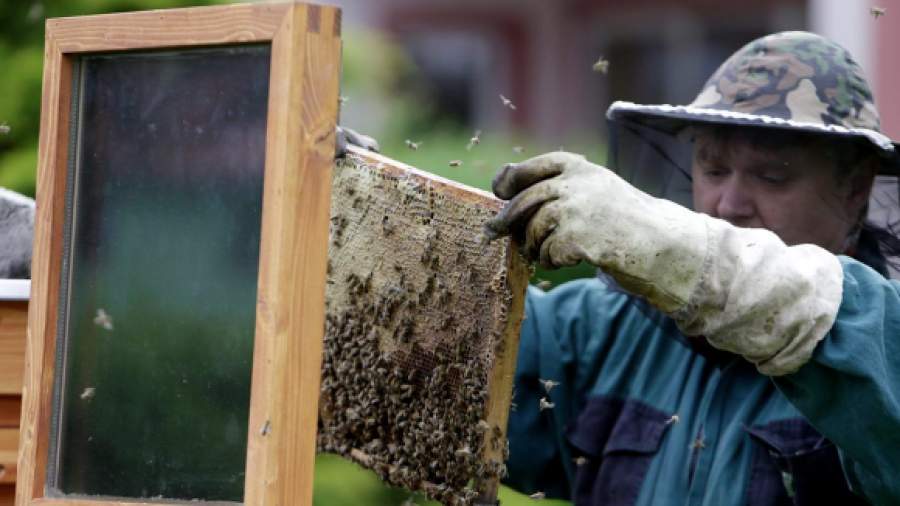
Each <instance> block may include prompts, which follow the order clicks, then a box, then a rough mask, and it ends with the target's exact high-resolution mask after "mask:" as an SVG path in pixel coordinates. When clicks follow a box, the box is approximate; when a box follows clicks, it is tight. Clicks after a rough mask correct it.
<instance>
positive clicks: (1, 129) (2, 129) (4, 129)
mask: <svg viewBox="0 0 900 506" xmlns="http://www.w3.org/2000/svg"><path fill="white" fill-rule="evenodd" d="M10 130H11V128H9V125H7V124H6V122H5V121H4V122H3V123H0V134H3V135H6V134H8V133H9V131H10Z"/></svg>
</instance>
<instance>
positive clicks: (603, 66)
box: [591, 56, 609, 74]
mask: <svg viewBox="0 0 900 506" xmlns="http://www.w3.org/2000/svg"><path fill="white" fill-rule="evenodd" d="M591 68H592V69H594V72H600V73H601V74H606V73H607V72H609V60H605V59H604V58H603V57H602V56H601V57H600V58H598V59H597V61H596V62H595V63H594V65H593V66H592V67H591Z"/></svg>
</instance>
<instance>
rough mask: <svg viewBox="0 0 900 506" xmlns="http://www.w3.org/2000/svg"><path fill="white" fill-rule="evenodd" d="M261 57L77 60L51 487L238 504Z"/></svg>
mask: <svg viewBox="0 0 900 506" xmlns="http://www.w3.org/2000/svg"><path fill="white" fill-rule="evenodd" d="M269 54H270V51H269V47H268V46H267V45H266V46H234V47H229V48H217V49H187V50H183V51H178V52H140V53H124V54H115V55H95V56H86V57H84V58H82V59H81V60H80V63H79V65H78V69H79V71H78V72H77V74H79V76H78V78H77V79H76V85H75V91H76V93H75V96H76V97H79V98H78V100H79V105H78V107H77V110H76V118H77V121H76V122H75V124H76V125H77V132H76V139H77V140H76V144H75V145H76V151H75V152H74V157H73V158H74V161H75V163H74V170H75V174H74V178H75V185H74V193H73V194H72V195H70V200H71V203H72V204H73V205H72V210H71V211H70V213H69V215H70V216H69V220H70V221H69V225H68V226H69V233H70V234H71V235H70V236H69V238H68V239H67V245H68V246H67V248H68V249H67V254H68V255H69V256H68V258H69V264H68V266H67V267H66V268H64V271H65V272H64V274H66V273H67V276H64V279H67V283H65V282H64V285H66V284H67V286H64V287H63V292H62V293H63V295H62V297H63V298H62V305H63V320H62V321H63V322H64V323H65V325H64V326H62V329H63V331H62V332H63V333H64V335H63V336H62V339H63V340H62V341H61V342H64V343H65V349H64V351H63V352H62V353H63V355H62V356H61V357H60V361H61V365H62V370H63V371H64V373H63V378H62V382H61V384H62V388H61V390H58V394H57V395H58V403H57V409H58V411H57V412H56V415H57V416H56V430H57V431H58V432H57V433H58V435H59V440H58V442H57V445H56V447H55V449H54V450H55V454H53V455H51V470H50V476H49V480H50V483H51V484H53V485H54V488H55V489H56V491H57V492H61V493H64V494H78V495H85V494H90V495H104V496H119V497H128V498H145V499H149V498H153V499H204V500H220V501H241V500H242V499H243V489H244V464H245V458H246V446H247V441H246V440H247V416H248V413H249V398H250V374H251V368H252V353H253V335H254V324H255V307H256V282H257V270H258V259H259V240H260V224H261V214H262V188H263V172H264V168H263V167H264V158H265V128H266V106H267V98H268V81H269ZM70 170H73V169H72V168H70ZM70 177H71V174H70ZM60 392H61V393H60ZM54 465H55V466H56V469H55V470H53V469H52V467H53V466H54Z"/></svg>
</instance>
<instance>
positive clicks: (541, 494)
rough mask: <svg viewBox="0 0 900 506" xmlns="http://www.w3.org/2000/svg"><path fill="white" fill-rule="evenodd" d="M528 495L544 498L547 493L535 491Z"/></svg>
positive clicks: (533, 497) (534, 497)
mask: <svg viewBox="0 0 900 506" xmlns="http://www.w3.org/2000/svg"><path fill="white" fill-rule="evenodd" d="M528 497H530V498H532V499H543V498H544V497H547V494H545V493H543V492H535V493H533V494H531V495H529V496H528Z"/></svg>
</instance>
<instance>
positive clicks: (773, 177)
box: [758, 173, 789, 184]
mask: <svg viewBox="0 0 900 506" xmlns="http://www.w3.org/2000/svg"><path fill="white" fill-rule="evenodd" d="M758 177H759V179H761V180H762V181H763V182H764V183H767V184H784V183H786V182H787V181H788V179H789V178H788V176H787V174H783V173H763V174H759V176H758Z"/></svg>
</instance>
